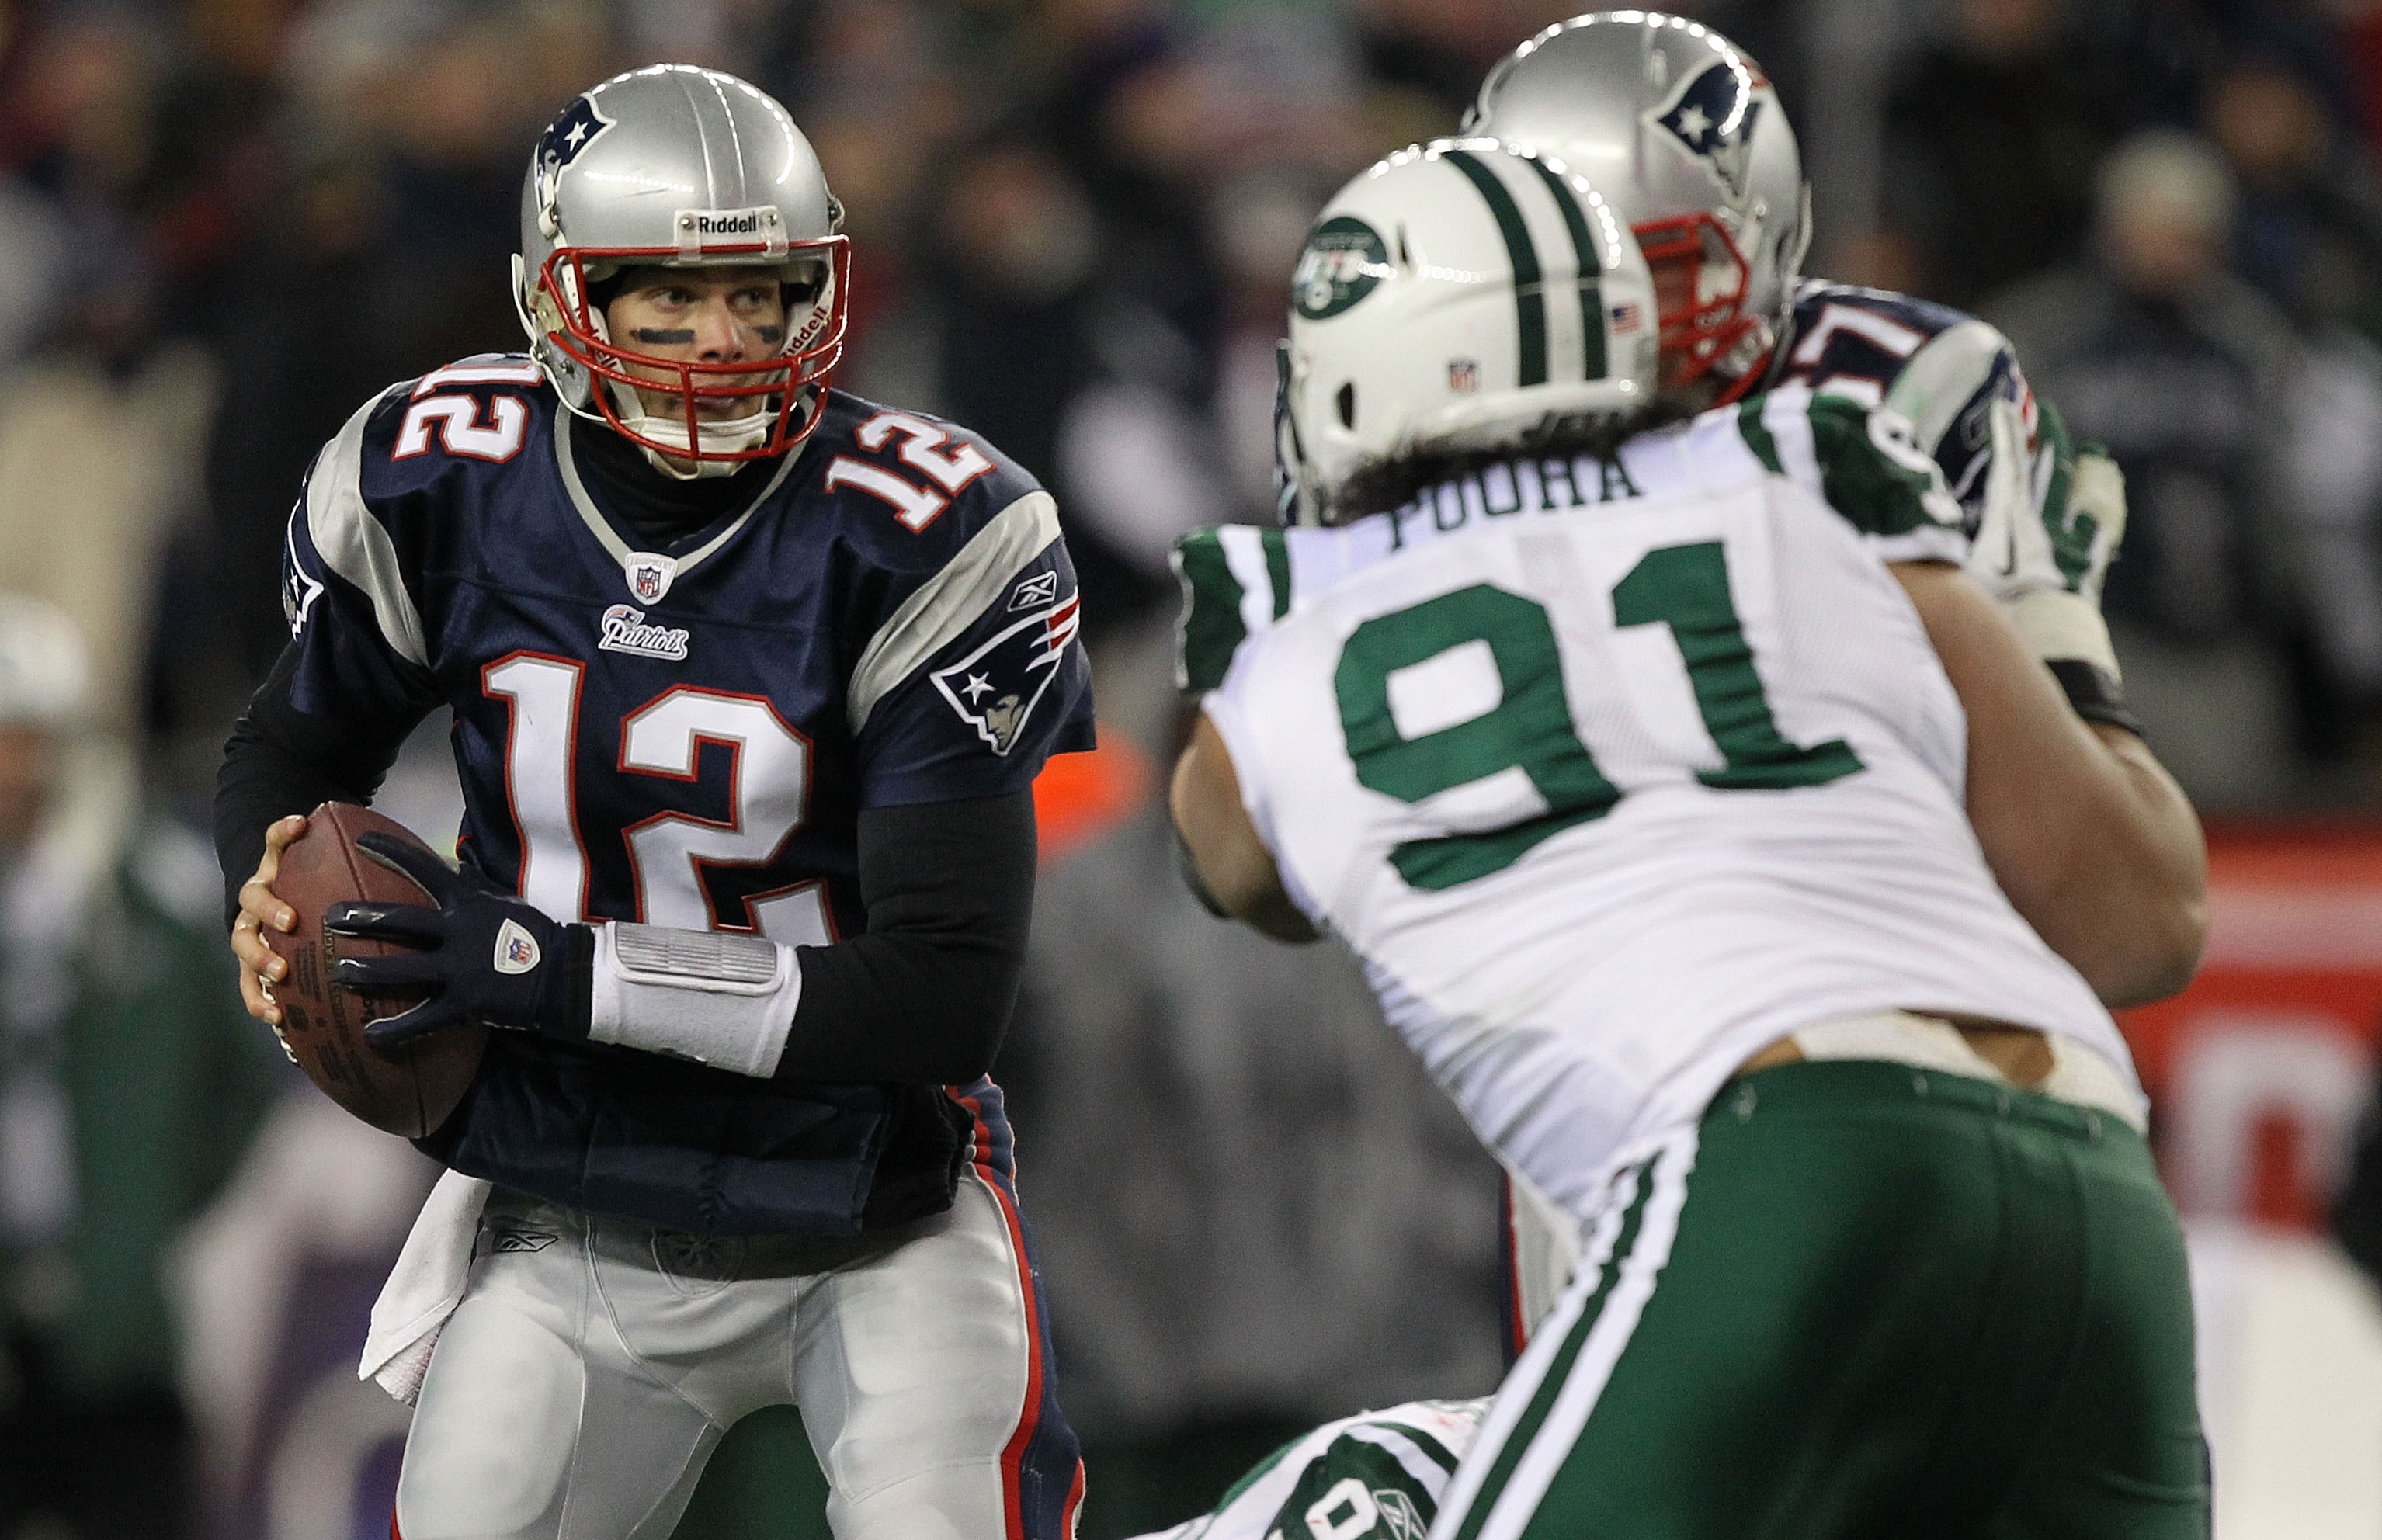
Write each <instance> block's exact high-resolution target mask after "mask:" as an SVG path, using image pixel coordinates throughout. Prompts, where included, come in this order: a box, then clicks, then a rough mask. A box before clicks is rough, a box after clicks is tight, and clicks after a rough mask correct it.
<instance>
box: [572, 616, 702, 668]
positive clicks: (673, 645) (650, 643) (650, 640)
mask: <svg viewBox="0 0 2382 1540" xmlns="http://www.w3.org/2000/svg"><path fill="white" fill-rule="evenodd" d="M601 629H602V632H603V634H602V635H601V636H599V637H597V638H596V640H595V645H596V646H597V647H598V648H600V649H601V650H602V651H604V652H607V653H627V654H630V655H631V656H632V657H641V658H660V659H662V660H664V661H665V662H669V663H683V662H685V661H686V638H687V633H686V631H685V629H684V628H682V627H679V626H656V625H653V624H650V623H649V622H647V621H646V619H645V611H644V610H641V609H638V608H635V607H634V606H632V605H613V606H612V607H611V608H610V609H608V610H606V611H605V612H604V622H603V625H602V627H601Z"/></svg>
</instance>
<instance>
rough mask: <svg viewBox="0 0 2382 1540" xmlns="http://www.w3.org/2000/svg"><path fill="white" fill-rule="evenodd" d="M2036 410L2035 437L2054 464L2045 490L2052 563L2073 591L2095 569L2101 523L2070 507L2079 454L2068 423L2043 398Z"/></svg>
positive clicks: (2045, 525) (2045, 519)
mask: <svg viewBox="0 0 2382 1540" xmlns="http://www.w3.org/2000/svg"><path fill="white" fill-rule="evenodd" d="M2035 409H2036V411H2037V413H2038V416H2037V419H2036V422H2037V426H2036V428H2035V434H2036V436H2037V437H2038V438H2039V439H2041V441H2042V444H2043V448H2044V453H2045V455H2046V456H2047V458H2049V459H2050V461H2051V480H2050V482H2049V483H2047V484H2046V485H2045V486H2044V489H2043V523H2044V528H2045V529H2047V530H2049V531H2050V532H2051V559H2052V560H2053V561H2055V562H2057V563H2058V564H2059V575H2060V576H2061V577H2063V578H2065V579H2067V580H2068V586H2069V589H2070V590H2073V589H2074V588H2075V587H2076V585H2077V583H2078V582H2080V581H2082V579H2083V577H2084V574H2085V573H2086V572H2087V571H2089V570H2091V569H2092V566H2093V539H2094V537H2095V536H2097V535H2098V534H2099V533H2100V532H2101V521H2100V520H2099V519H2094V518H2093V516H2092V515H2090V514H2080V513H2078V512H2076V511H2075V510H2074V509H2072V508H2070V507H2069V506H2068V498H2069V494H2070V493H2072V492H2073V491H2075V489H2076V456H2077V453H2078V450H2077V446H2076V445H2075V443H2074V441H2073V440H2071V439H2070V438H2069V436H2068V423H2067V421H2066V420H2065V419H2063V418H2062V417H2061V416H2060V415H2059V409H2058V408H2057V407H2055V406H2053V405H2052V404H2051V403H2050V402H2048V401H2045V400H2043V399H2042V398H2040V397H2037V398H2036V401H2035ZM2088 447H2090V446H2088Z"/></svg>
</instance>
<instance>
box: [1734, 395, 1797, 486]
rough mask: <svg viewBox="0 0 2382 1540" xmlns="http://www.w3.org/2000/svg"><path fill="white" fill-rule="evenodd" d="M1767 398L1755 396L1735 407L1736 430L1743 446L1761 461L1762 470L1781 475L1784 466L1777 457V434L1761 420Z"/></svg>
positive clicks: (1785, 469)
mask: <svg viewBox="0 0 2382 1540" xmlns="http://www.w3.org/2000/svg"><path fill="white" fill-rule="evenodd" d="M1768 400H1769V397H1765V396H1756V397H1753V398H1752V399H1751V400H1750V401H1748V402H1746V403H1745V404H1744V405H1743V406H1741V407H1739V408H1737V433H1738V434H1739V435H1740V436H1741V437H1743V438H1744V440H1745V446H1746V447H1747V448H1749V449H1750V450H1752V451H1753V458H1756V459H1758V460H1760V461H1761V462H1762V469H1763V470H1765V471H1769V472H1770V473H1771V474H1772V475H1774V476H1783V475H1785V474H1787V467H1786V464H1785V462H1783V461H1782V460H1780V459H1779V458H1778V438H1777V435H1776V434H1773V433H1772V432H1771V431H1770V428H1769V425H1768V424H1767V423H1765V422H1762V407H1763V405H1764V404H1765V403H1766V402H1767V401H1768Z"/></svg>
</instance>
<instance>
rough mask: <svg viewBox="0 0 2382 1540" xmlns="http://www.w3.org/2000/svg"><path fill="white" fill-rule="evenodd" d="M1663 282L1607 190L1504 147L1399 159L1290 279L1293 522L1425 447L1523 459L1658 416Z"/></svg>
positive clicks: (1328, 220)
mask: <svg viewBox="0 0 2382 1540" xmlns="http://www.w3.org/2000/svg"><path fill="white" fill-rule="evenodd" d="M1653 309H1654V287H1653V282H1652V279H1651V277H1650V276H1649V275H1648V273H1647V270H1646V263H1645V260H1644V259H1643V258H1642V257H1640V256H1639V254H1638V245H1637V243H1636V242H1635V241H1633V240H1632V239H1630V238H1629V232H1628V230H1627V227H1625V226H1623V225H1622V223H1621V221H1620V219H1619V218H1618V217H1617V216H1616V215H1615V213H1614V211H1613V209H1612V208H1611V207H1610V206H1608V205H1607V204H1606V202H1605V201H1604V199H1603V197H1602V194H1600V193H1599V192H1598V190H1597V189H1595V188H1594V187H1592V186H1591V185H1590V183H1589V182H1588V181H1586V180H1584V179H1583V178H1581V177H1578V176H1576V175H1574V174H1572V172H1571V171H1569V170H1568V169H1567V168H1566V167H1565V165H1563V163H1561V162H1560V161H1556V160H1553V159H1552V158H1550V157H1548V156H1546V155H1544V154H1542V153H1540V152H1539V151H1537V150H1534V149H1532V148H1530V147H1529V146H1527V145H1515V144H1506V143H1503V142H1501V141H1497V140H1493V139H1454V140H1437V141H1433V142H1431V143H1430V144H1428V145H1419V146H1417V147H1415V148H1412V149H1408V150H1402V151H1400V152H1398V153H1396V154H1394V155H1392V156H1390V157H1389V158H1388V159H1387V160H1384V161H1382V162H1381V163H1380V164H1379V165H1375V166H1373V167H1372V168H1371V169H1370V170H1369V171H1366V172H1364V173H1363V174H1362V175H1360V176H1358V177H1357V178H1356V180H1354V181H1352V182H1350V183H1349V184H1348V185H1347V186H1346V187H1344V188H1342V189H1340V191H1339V192H1338V193H1337V194H1336V195H1334V196H1333V198H1332V201H1331V202H1329V203H1327V204H1325V205H1324V208H1323V213H1322V214H1321V215H1320V216H1319V218H1318V220H1317V222H1316V225H1315V227H1314V228H1313V229H1312V230H1311V231H1310V232H1309V233H1308V238H1307V248H1306V250H1305V251H1303V252H1302V253H1301V254H1300V256H1299V260H1298V266H1297V268H1296V270H1295V273H1294V275H1293V276H1292V279H1291V310H1290V338H1289V340H1288V341H1287V342H1286V343H1285V344H1284V345H1283V361H1284V366H1285V367H1284V376H1283V412H1282V429H1283V432H1282V438H1283V453H1284V458H1285V460H1286V462H1287V463H1286V466H1285V469H1286V471H1288V473H1289V476H1290V480H1291V483H1292V485H1293V486H1294V487H1295V495H1294V497H1293V499H1292V506H1291V507H1289V508H1288V509H1287V510H1286V511H1287V512H1288V515H1289V517H1290V519H1291V520H1292V521H1295V522H1297V523H1302V524H1318V523H1330V522H1332V521H1334V520H1336V519H1341V518H1344V517H1346V516H1347V515H1349V514H1351V513H1356V512H1362V511H1364V510H1362V509H1356V508H1348V507H1342V506H1339V501H1338V499H1339V498H1340V495H1341V494H1342V492H1343V490H1344V488H1345V486H1346V484H1347V483H1348V481H1349V479H1350V478H1351V477H1352V476H1353V475H1354V474H1355V473H1356V472H1357V471H1359V470H1361V469H1363V468H1365V467H1367V466H1368V465H1371V464H1374V463H1378V462H1380V461H1383V460H1388V459H1394V458H1399V457H1401V456H1405V455H1409V454H1413V453H1416V452H1418V451H1423V450H1467V449H1483V450H1495V449H1501V448H1505V447H1508V446H1514V447H1518V446H1521V445H1522V444H1523V443H1525V442H1526V441H1527V440H1528V439H1529V436H1530V435H1531V434H1532V433H1533V432H1534V431H1536V430H1540V429H1542V428H1544V427H1546V426H1549V425H1551V424H1553V423H1558V422H1566V421H1571V420H1579V419H1589V420H1606V421H1609V420H1614V419H1623V418H1627V417H1631V416H1634V415H1636V414H1637V413H1639V412H1640V411H1643V410H1644V409H1646V408H1648V407H1649V406H1650V405H1651V403H1652V393H1653V385H1654V372H1655V339H1654V320H1653Z"/></svg>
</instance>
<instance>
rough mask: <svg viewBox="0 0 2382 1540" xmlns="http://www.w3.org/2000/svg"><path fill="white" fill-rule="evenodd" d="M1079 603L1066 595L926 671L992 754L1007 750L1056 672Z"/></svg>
mask: <svg viewBox="0 0 2382 1540" xmlns="http://www.w3.org/2000/svg"><path fill="white" fill-rule="evenodd" d="M1082 603H1083V602H1082V601H1081V600H1080V599H1076V598H1070V599H1069V600H1068V601H1067V602H1066V603H1065V604H1063V605H1059V606H1058V607H1057V608H1055V609H1047V610H1043V611H1041V612H1039V613H1038V614H1034V615H1028V616H1027V617H1025V618H1024V619H1022V620H1019V621H1017V622H1015V623H1014V624H1013V625H1011V626H1009V627H1008V628H1006V629H1003V630H1002V631H1001V633H1000V634H999V635H997V636H995V637H994V638H993V639H992V640H991V641H989V642H986V643H985V644H984V645H983V646H981V647H979V648H977V649H976V651H975V652H973V653H970V654H968V655H967V656H965V657H964V658H962V659H960V661H959V662H957V663H954V664H952V665H951V666H949V667H947V668H938V669H936V670H935V672H934V673H933V674H931V675H929V676H928V677H929V678H932V679H933V680H934V681H935V688H936V689H937V690H939V691H942V695H943V699H944V700H946V701H949V702H950V703H952V710H953V711H955V712H958V713H959V714H960V717H961V719H962V720H963V721H964V722H966V723H967V724H968V725H969V726H970V727H974V728H976V736H977V737H978V738H981V739H984V740H985V742H987V743H988V744H990V745H991V747H992V752H994V753H996V754H1006V753H1008V752H1009V750H1010V746H1011V745H1012V744H1013V743H1015V742H1016V741H1017V735H1018V733H1019V732H1020V731H1021V730H1023V729H1024V727H1025V719H1026V718H1027V717H1029V716H1031V715H1034V708H1035V706H1036V705H1037V704H1038V703H1040V701H1041V699H1042V696H1043V693H1044V691H1048V690H1049V689H1050V681H1051V680H1052V679H1055V678H1058V677H1059V660H1060V659H1061V658H1062V657H1063V656H1065V655H1066V652H1067V643H1068V642H1073V641H1074V639H1075V628H1076V625H1077V623H1078V621H1079V620H1080V618H1081V615H1082V610H1081V605H1082Z"/></svg>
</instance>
